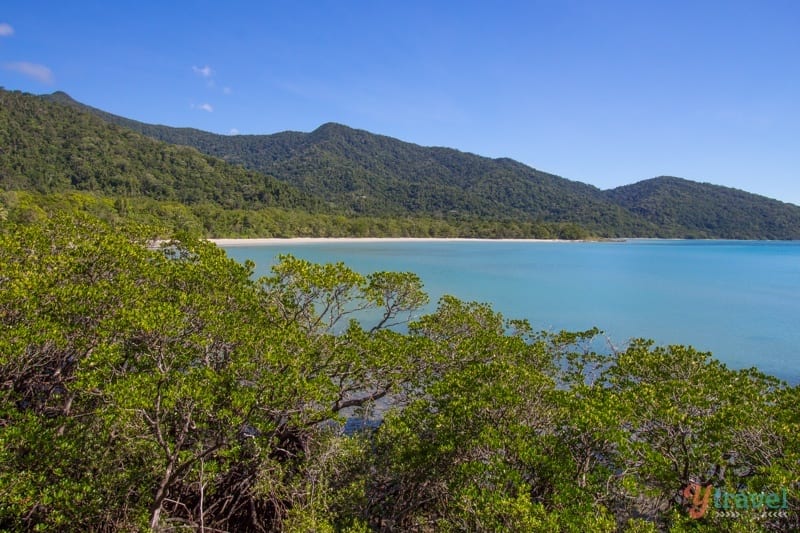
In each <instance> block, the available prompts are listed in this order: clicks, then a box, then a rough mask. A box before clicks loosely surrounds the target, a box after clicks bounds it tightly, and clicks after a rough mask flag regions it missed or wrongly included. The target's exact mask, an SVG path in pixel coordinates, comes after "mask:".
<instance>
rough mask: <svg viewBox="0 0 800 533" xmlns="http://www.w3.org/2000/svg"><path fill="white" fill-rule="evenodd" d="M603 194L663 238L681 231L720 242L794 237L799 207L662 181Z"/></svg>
mask: <svg viewBox="0 0 800 533" xmlns="http://www.w3.org/2000/svg"><path fill="white" fill-rule="evenodd" d="M605 194H606V196H607V198H609V199H610V200H611V201H613V202H615V203H617V204H619V205H620V206H622V207H624V208H626V209H629V210H630V211H632V212H633V213H636V214H637V215H640V216H642V217H644V218H645V219H647V220H648V221H650V222H652V223H653V224H656V225H657V226H658V227H659V228H660V229H661V231H663V232H664V233H666V234H674V235H680V234H681V232H685V234H686V236H693V237H711V236H714V237H719V238H726V239H798V238H800V208H799V207H797V206H796V205H792V204H787V203H784V202H779V201H778V200H773V199H771V198H765V197H763V196H758V195H755V194H751V193H748V192H745V191H741V190H738V189H731V188H729V187H720V186H718V185H711V184H708V183H697V182H695V181H689V180H685V179H681V178H674V177H667V176H662V177H660V178H653V179H649V180H644V181H640V182H638V183H634V184H633V185H625V186H623V187H617V188H616V189H612V190H609V191H606V192H605ZM687 230H688V231H687Z"/></svg>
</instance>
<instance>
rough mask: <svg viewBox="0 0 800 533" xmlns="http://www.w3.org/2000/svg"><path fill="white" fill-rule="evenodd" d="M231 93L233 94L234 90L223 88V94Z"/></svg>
mask: <svg viewBox="0 0 800 533" xmlns="http://www.w3.org/2000/svg"><path fill="white" fill-rule="evenodd" d="M231 93H233V89H231V88H230V87H223V88H222V94H231Z"/></svg>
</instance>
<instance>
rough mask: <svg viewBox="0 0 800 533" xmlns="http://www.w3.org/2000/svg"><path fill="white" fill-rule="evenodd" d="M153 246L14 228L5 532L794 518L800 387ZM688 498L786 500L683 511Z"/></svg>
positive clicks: (3, 461) (75, 230)
mask: <svg viewBox="0 0 800 533" xmlns="http://www.w3.org/2000/svg"><path fill="white" fill-rule="evenodd" d="M0 220H2V217H0ZM157 233H158V231H156V230H151V229H146V228H143V227H141V226H136V225H132V224H130V223H120V224H117V225H109V224H107V223H104V222H101V221H98V220H96V219H92V218H89V217H85V216H84V217H69V218H66V217H63V216H56V217H54V218H53V219H52V220H44V221H39V222H34V223H29V224H14V223H10V222H8V221H7V220H6V221H5V222H0V529H3V530H12V531H26V530H28V531H33V530H35V531H120V530H123V531H130V530H146V529H149V528H152V529H154V530H159V531H168V530H170V531H171V530H177V529H197V530H207V531H221V530H222V531H280V530H282V531H361V532H364V531H548V532H551V531H574V532H584V531H608V532H610V531H615V530H622V531H636V532H646V531H666V530H670V531H707V532H712V531H738V532H751V531H760V530H767V531H790V530H797V529H798V528H800V514H799V513H800V441H799V440H798V439H797V434H798V432H799V431H800V411H799V410H798V409H797V405H798V401H800V387H789V386H787V385H785V384H784V383H781V382H779V381H777V380H775V379H773V378H770V377H768V376H765V375H763V374H760V373H759V372H757V371H755V370H741V371H733V370H729V369H727V368H726V367H725V366H724V365H722V364H720V363H719V362H717V361H715V360H713V359H711V358H710V356H709V354H706V353H699V352H697V351H695V350H694V349H692V348H690V347H686V346H669V347H655V346H653V345H652V344H651V343H649V342H647V341H643V340H636V341H633V342H631V344H630V345H629V346H628V347H627V348H625V349H623V350H621V351H618V352H614V353H610V354H606V355H604V354H602V353H595V352H594V351H593V350H592V347H593V346H595V345H596V343H595V342H594V339H595V338H596V337H597V335H598V334H599V332H598V331H597V330H590V331H586V332H576V333H569V332H561V333H557V334H552V333H537V332H535V331H532V330H531V328H530V326H529V325H528V324H527V323H526V322H524V321H515V320H506V319H504V318H503V317H502V316H500V315H499V314H498V313H496V312H494V311H493V310H492V309H491V308H490V307H489V306H487V305H484V304H480V303H469V302H463V301H460V300H458V299H456V298H453V297H450V296H448V297H444V298H443V299H442V300H441V301H440V302H439V304H438V308H437V309H436V311H435V312H433V313H432V314H430V315H425V316H416V313H417V312H418V310H419V309H420V308H421V307H422V306H423V305H424V304H425V303H426V302H427V296H426V294H425V293H424V291H423V287H422V282H421V280H420V279H419V278H418V277H417V276H415V275H414V274H411V273H391V272H379V273H374V274H371V275H369V276H363V275H360V274H358V273H356V272H353V271H352V270H350V269H349V268H347V267H346V266H345V265H342V264H332V265H316V264H311V263H308V262H306V261H303V260H299V259H296V258H293V257H290V256H286V257H283V258H281V260H280V261H279V262H278V263H277V264H276V265H275V266H274V267H273V269H272V273H271V275H269V276H268V277H265V278H262V279H253V276H252V274H253V265H252V264H250V263H247V264H244V265H242V264H238V263H236V262H234V261H232V260H230V259H229V258H227V257H226V256H225V254H224V252H223V251H222V250H220V249H218V248H216V247H214V246H213V245H211V244H209V243H207V242H205V241H202V240H196V239H194V238H191V237H189V236H187V235H182V236H181V235H178V236H176V238H175V239H173V240H171V241H169V242H165V243H162V244H158V245H157V244H155V243H154V242H153V240H152V239H153V237H154V236H155V235H156V234H157ZM356 311H358V312H359V314H358V316H360V317H362V321H361V322H356V321H353V320H350V318H352V317H353V316H355V315H354V314H353V313H354V312H356ZM364 313H367V314H366V315H365V314H364ZM408 320H410V323H408V324H407V327H406V328H404V329H402V330H400V329H396V328H393V327H392V326H393V325H396V324H398V323H404V322H406V321H408ZM347 419H349V420H350V423H349V424H348V427H350V428H352V429H354V431H348V432H345V431H344V427H345V425H344V422H345V421H346V420H347ZM358 420H362V421H364V423H363V424H360V425H359V424H358V423H356V421H358ZM359 427H361V429H359ZM691 483H698V484H700V485H701V486H703V487H706V486H708V485H711V486H713V487H714V488H715V489H719V490H721V491H727V492H730V493H736V492H737V491H740V492H741V493H742V494H744V492H747V493H748V494H749V493H753V494H759V493H772V492H775V493H780V494H781V497H783V493H782V491H784V490H785V491H786V493H785V494H786V501H787V509H784V510H781V511H779V512H777V511H776V512H771V513H769V514H764V513H762V510H763V509H762V510H755V511H754V510H749V509H748V510H744V509H742V510H739V511H738V512H737V516H731V515H729V514H726V513H725V512H724V510H722V509H718V508H716V507H715V506H714V504H713V501H712V502H711V503H710V504H709V508H708V510H707V512H706V513H705V514H704V516H702V517H700V518H692V517H691V516H690V515H689V511H690V510H691V504H692V500H693V498H692V497H691V494H690V493H689V492H687V491H686V487H687V486H690V484H691ZM695 511H696V509H695ZM695 514H697V513H696V512H695Z"/></svg>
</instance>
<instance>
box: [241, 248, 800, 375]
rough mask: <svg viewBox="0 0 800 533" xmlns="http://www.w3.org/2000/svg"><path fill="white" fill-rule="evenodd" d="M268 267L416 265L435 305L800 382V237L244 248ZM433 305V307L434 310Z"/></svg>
mask: <svg viewBox="0 0 800 533" xmlns="http://www.w3.org/2000/svg"><path fill="white" fill-rule="evenodd" d="M226 250H227V252H228V254H229V255H230V256H231V257H233V258H235V259H237V260H242V261H243V260H244V259H252V260H253V261H255V262H256V265H257V267H256V268H257V273H258V274H259V275H264V274H267V273H269V267H270V266H271V265H272V264H273V263H274V261H275V257H276V255H277V254H280V253H291V254H293V255H295V256H296V257H302V258H304V259H309V260H311V261H315V262H336V261H344V262H345V263H346V264H347V265H349V266H350V267H351V268H353V269H355V270H357V271H359V272H362V273H369V272H374V271H379V270H392V271H412V272H415V273H417V274H418V275H419V276H420V277H421V278H422V280H423V281H424V283H425V287H426V290H427V291H428V293H429V294H430V295H431V301H432V302H434V303H435V302H436V300H437V299H438V298H439V297H440V296H441V295H443V294H452V295H454V296H457V297H459V298H461V299H463V300H476V301H481V302H489V303H491V304H492V305H493V306H494V308H495V309H496V310H498V311H500V312H502V313H503V315H504V316H506V317H508V318H527V319H528V320H530V322H531V324H532V325H533V326H534V328H536V329H546V330H560V329H568V330H579V329H588V328H590V327H592V326H597V327H599V328H600V329H602V330H603V331H604V332H605V334H606V335H607V336H608V337H609V338H610V339H611V341H612V343H613V344H614V345H616V346H622V345H624V344H625V342H626V341H627V340H628V339H630V338H632V337H645V338H650V339H654V340H655V341H656V342H658V343H659V344H689V345H692V346H694V347H695V348H698V349H701V350H704V351H710V352H712V353H713V355H714V356H715V357H716V358H718V359H720V360H721V361H723V362H724V363H726V364H727V365H728V366H729V367H732V368H743V367H750V366H756V367H758V368H759V369H761V370H762V371H764V372H766V373H769V374H772V375H775V376H778V377H780V378H782V379H785V380H787V381H789V382H790V383H793V384H796V383H800V242H798V241H794V242H763V241H682V240H675V241H670V240H630V241H626V242H602V243H561V242H559V243H532V242H508V241H483V242H473V241H466V242H378V243H375V242H367V243H323V244H317V243H314V244H287V245H283V244H281V245H268V246H235V247H227V248H226ZM433 308H434V305H433V304H432V305H431V306H430V309H429V310H433Z"/></svg>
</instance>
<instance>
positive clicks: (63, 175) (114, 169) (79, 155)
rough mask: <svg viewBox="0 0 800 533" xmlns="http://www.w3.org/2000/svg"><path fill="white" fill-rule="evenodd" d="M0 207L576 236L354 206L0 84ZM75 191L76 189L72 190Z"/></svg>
mask: <svg viewBox="0 0 800 533" xmlns="http://www.w3.org/2000/svg"><path fill="white" fill-rule="evenodd" d="M0 190H5V191H6V193H5V194H0V205H2V206H4V209H5V210H6V211H8V212H9V217H10V218H11V219H12V220H18V221H29V220H33V219H36V218H40V217H42V216H44V215H45V214H46V213H48V212H51V211H53V209H54V208H58V209H60V210H68V211H85V212H89V213H92V214H94V215H96V216H100V217H102V218H104V219H107V220H115V219H119V218H130V219H132V220H135V221H142V222H147V223H158V224H160V225H162V226H166V227H167V228H172V229H177V230H186V231H193V232H197V233H198V234H200V235H204V236H208V237H220V236H226V237H233V236H242V237H273V236H277V237H291V236H313V237H331V236H357V237H359V236H384V237H386V236H389V237H485V238H499V237H507V238H520V237H535V238H565V239H576V238H584V237H587V236H588V235H589V232H587V231H586V230H585V229H583V228H582V227H580V226H578V225H577V224H574V223H570V222H547V221H536V220H533V219H531V218H530V217H523V218H510V217H509V216H507V215H506V216H504V217H503V218H502V219H500V218H492V217H482V216H478V215H477V214H474V213H473V214H470V213H467V214H463V215H459V216H454V215H451V216H447V217H443V216H433V215H431V214H425V213H414V214H411V213H406V214H404V215H402V216H400V215H398V216H387V214H386V213H375V212H374V213H372V214H365V213H358V212H355V211H353V210H350V209H339V208H336V207H335V206H332V205H330V202H328V201H322V200H319V199H317V197H316V196H314V195H313V194H311V193H308V192H300V191H298V189H296V188H295V187H293V186H291V185H287V184H285V183H282V182H280V181H278V180H276V179H274V178H271V177H269V176H266V175H263V174H259V173H256V172H253V171H247V170H244V169H243V168H241V167H238V166H234V165H231V164H228V163H226V162H224V161H222V160H221V159H217V158H214V157H210V156H208V155H203V154H201V153H199V152H198V151H196V150H194V149H192V148H188V147H185V146H176V145H170V144H166V143H163V142H157V141H154V140H152V139H149V138H147V137H144V136H142V135H140V134H137V133H135V132H133V131H132V130H130V129H127V128H122V127H119V126H116V125H111V124H108V123H106V122H104V121H103V120H100V119H99V118H98V117H96V116H95V115H93V114H91V113H88V112H86V111H82V110H80V109H76V108H75V107H74V106H65V105H61V104H59V103H55V102H52V101H49V100H47V99H42V98H37V97H33V96H30V95H26V94H22V93H19V92H6V91H2V90H0ZM75 191H78V192H79V193H80V194H76V193H75Z"/></svg>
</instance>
